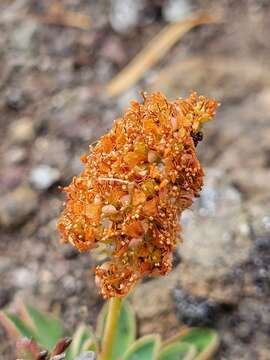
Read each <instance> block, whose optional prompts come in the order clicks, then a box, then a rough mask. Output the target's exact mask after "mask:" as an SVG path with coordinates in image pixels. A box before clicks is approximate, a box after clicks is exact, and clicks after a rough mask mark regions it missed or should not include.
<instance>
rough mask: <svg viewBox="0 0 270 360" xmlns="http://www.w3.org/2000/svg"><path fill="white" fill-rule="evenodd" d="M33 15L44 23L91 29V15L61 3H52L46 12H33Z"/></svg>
mask: <svg viewBox="0 0 270 360" xmlns="http://www.w3.org/2000/svg"><path fill="white" fill-rule="evenodd" d="M31 17H34V18H35V19H36V20H38V21H40V22H42V23H44V24H51V25H60V26H65V27H72V28H76V29H81V30H89V29H90V28H91V19H90V17H89V16H86V15H83V14H80V13H77V12H74V11H69V10H65V9H64V8H63V7H62V6H61V5H60V4H59V3H58V4H51V5H50V6H49V7H48V10H47V11H46V13H44V14H40V15H39V14H38V15H37V14H31Z"/></svg>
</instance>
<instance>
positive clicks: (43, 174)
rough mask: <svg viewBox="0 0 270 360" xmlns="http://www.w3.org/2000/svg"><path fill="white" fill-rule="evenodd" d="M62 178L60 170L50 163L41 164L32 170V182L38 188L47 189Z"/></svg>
mask: <svg viewBox="0 0 270 360" xmlns="http://www.w3.org/2000/svg"><path fill="white" fill-rule="evenodd" d="M59 179H60V171H59V170H58V169H56V168H52V167H50V166H48V165H40V166H37V167H35V168H34V169H32V171H31V172H30V182H31V183H32V184H33V185H34V187H35V188H36V189H38V190H47V189H49V187H51V186H52V185H53V184H55V183H56V182H57V181H58V180H59Z"/></svg>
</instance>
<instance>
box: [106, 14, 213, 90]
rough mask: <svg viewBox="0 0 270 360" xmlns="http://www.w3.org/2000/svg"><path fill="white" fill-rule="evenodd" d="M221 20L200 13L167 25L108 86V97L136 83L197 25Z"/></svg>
mask: <svg viewBox="0 0 270 360" xmlns="http://www.w3.org/2000/svg"><path fill="white" fill-rule="evenodd" d="M219 20H220V18H219V17H217V16H214V15H210V14H208V13H198V14H194V15H193V16H191V17H190V18H188V19H186V20H183V21H179V22H177V23H174V24H170V25H167V26H166V27H165V28H164V29H163V30H161V31H160V32H159V33H158V34H157V35H156V36H155V37H154V38H153V39H152V40H151V41H150V42H149V43H148V45H147V46H146V47H145V48H144V49H143V50H142V51H141V52H140V53H139V54H138V55H137V56H136V57H135V58H134V59H133V60H132V61H131V62H130V63H129V64H128V65H127V66H126V67H125V68H124V69H123V70H122V71H121V72H120V73H119V74H118V75H116V76H115V77H114V78H113V79H112V80H111V81H110V82H109V83H108V84H107V86H106V88H105V91H106V93H107V95H109V96H116V95H118V94H120V93H122V92H123V91H125V90H127V89H128V88H129V87H130V86H132V85H133V84H134V83H136V82H137V81H138V80H139V78H140V77H141V76H142V75H143V74H144V73H145V72H146V71H147V70H149V69H150V68H151V67H152V66H153V65H155V64H156V63H157V62H158V61H159V60H160V59H162V58H163V57H164V56H165V55H166V54H167V52H168V51H169V50H170V49H171V47H172V46H173V45H174V44H175V43H176V42H177V41H178V40H179V39H180V38H181V37H182V36H183V35H184V34H185V33H186V32H188V31H189V30H190V29H192V28H193V27H195V26H197V25H201V24H209V23H214V22H217V21H219Z"/></svg>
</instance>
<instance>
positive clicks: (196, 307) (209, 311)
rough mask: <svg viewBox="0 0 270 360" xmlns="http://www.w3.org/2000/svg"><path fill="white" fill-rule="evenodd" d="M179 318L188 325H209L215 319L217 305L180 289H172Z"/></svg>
mask: <svg viewBox="0 0 270 360" xmlns="http://www.w3.org/2000/svg"><path fill="white" fill-rule="evenodd" d="M173 297H174V300H175V303H176V308H177V316H178V318H179V320H181V321H183V323H184V324H187V325H189V326H210V325H213V324H214V323H215V321H216V316H217V312H218V309H219V307H218V306H217V305H216V304H214V303H211V302H210V301H208V300H207V299H203V298H199V297H194V296H192V295H190V294H188V293H186V292H185V291H184V290H182V289H175V290H173Z"/></svg>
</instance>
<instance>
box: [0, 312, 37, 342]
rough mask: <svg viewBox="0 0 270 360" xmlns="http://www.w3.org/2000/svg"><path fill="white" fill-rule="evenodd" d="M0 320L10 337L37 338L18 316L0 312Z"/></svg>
mask: <svg viewBox="0 0 270 360" xmlns="http://www.w3.org/2000/svg"><path fill="white" fill-rule="evenodd" d="M0 322H1V324H2V325H3V327H4V328H5V330H6V332H7V333H8V334H9V336H10V337H11V338H15V339H17V338H19V337H27V338H28V339H34V340H37V334H36V333H35V331H33V330H32V329H31V328H30V327H29V326H27V325H26V324H25V322H24V321H22V320H21V319H20V318H19V317H18V316H16V315H13V314H8V313H6V312H3V311H2V312H1V313H0Z"/></svg>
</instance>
